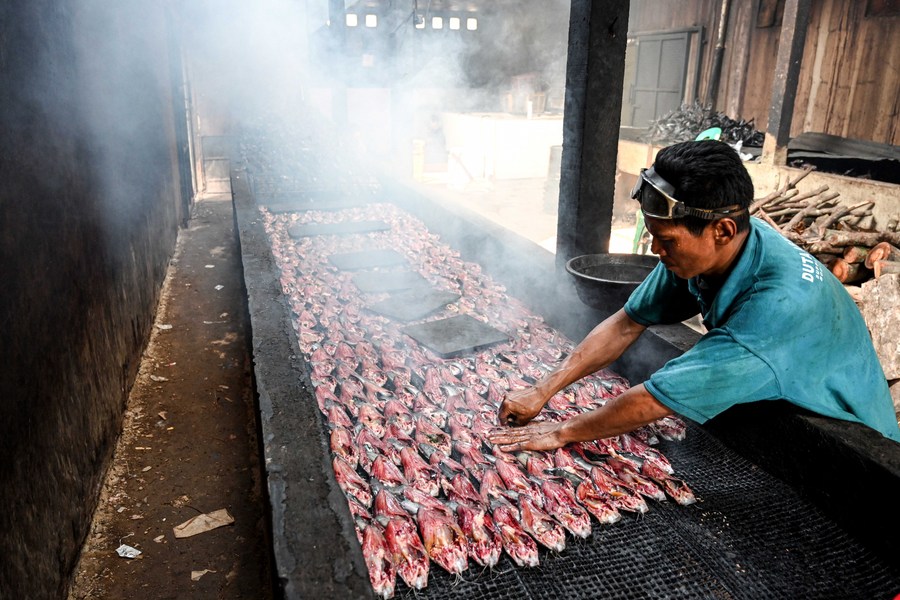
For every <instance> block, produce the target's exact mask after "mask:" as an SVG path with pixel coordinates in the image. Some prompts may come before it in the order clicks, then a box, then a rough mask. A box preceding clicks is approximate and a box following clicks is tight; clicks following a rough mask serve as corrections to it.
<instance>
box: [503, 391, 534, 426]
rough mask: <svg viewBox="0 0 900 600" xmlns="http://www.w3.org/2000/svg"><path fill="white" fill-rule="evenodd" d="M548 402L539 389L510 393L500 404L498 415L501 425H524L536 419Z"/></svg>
mask: <svg viewBox="0 0 900 600" xmlns="http://www.w3.org/2000/svg"><path fill="white" fill-rule="evenodd" d="M544 404H546V401H545V400H544V398H543V396H542V395H541V394H540V392H538V390H537V388H528V389H526V390H516V391H515V392H510V393H509V394H507V395H506V397H505V398H504V399H503V402H501V403H500V410H499V412H498V413H497V418H498V422H499V423H500V424H501V425H524V424H526V423H528V422H529V421H530V420H532V419H533V418H535V417H536V416H537V415H538V413H539V412H541V409H542V408H544Z"/></svg>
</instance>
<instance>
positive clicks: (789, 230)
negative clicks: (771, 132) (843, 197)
mask: <svg viewBox="0 0 900 600" xmlns="http://www.w3.org/2000/svg"><path fill="white" fill-rule="evenodd" d="M810 171H811V169H806V170H804V171H803V173H801V174H800V175H798V176H797V177H796V178H794V179H788V180H787V182H786V183H785V184H784V185H783V186H782V187H781V188H780V189H778V190H776V191H774V192H772V193H771V194H769V195H768V196H766V197H764V198H760V199H758V200H755V201H754V202H753V204H752V205H751V207H750V214H752V215H755V216H757V217H759V218H761V219H763V220H765V221H767V222H768V223H769V224H770V225H772V226H773V227H774V228H775V229H777V230H778V231H780V232H781V234H782V235H784V236H785V237H786V238H787V239H789V240H791V241H792V242H794V243H795V244H797V245H798V246H800V247H801V248H803V249H805V250H806V251H808V252H809V253H810V254H812V255H813V256H815V257H816V258H817V259H819V260H820V261H821V262H822V263H824V264H825V265H827V266H828V269H829V270H830V271H831V272H832V273H834V275H835V276H836V277H837V278H838V279H839V280H840V281H842V282H843V283H844V284H847V285H848V286H850V285H852V286H853V287H855V286H858V285H860V284H861V283H862V282H864V281H867V280H869V279H872V278H877V277H880V276H881V275H883V274H890V273H900V249H898V246H900V231H898V230H897V229H898V219H897V217H894V218H893V219H891V220H890V221H889V222H888V223H887V224H886V225H885V226H884V227H882V228H880V229H878V228H876V222H875V219H874V217H873V216H872V207H873V206H874V202H862V203H860V204H856V205H854V206H846V205H843V204H840V203H839V202H838V196H839V195H840V194H839V193H838V192H836V191H832V190H829V189H828V186H827V185H823V186H821V187H819V188H816V189H814V190H811V191H807V192H802V193H801V192H800V190H799V189H797V183H798V182H800V181H801V180H802V179H803V178H804V177H806V176H807V175H808V174H809V173H810ZM853 291H854V290H851V293H852V292H853ZM854 296H855V294H854Z"/></svg>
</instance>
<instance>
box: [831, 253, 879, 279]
mask: <svg viewBox="0 0 900 600" xmlns="http://www.w3.org/2000/svg"><path fill="white" fill-rule="evenodd" d="M828 270H829V271H831V272H832V273H834V276H835V277H837V278H838V281H840V282H841V283H856V282H858V281H864V280H866V279H871V277H872V271H870V270H868V269H867V268H866V267H865V265H863V264H862V263H848V262H847V261H846V260H844V259H843V258H835V259H834V260H832V261H831V262H830V263H829V264H828Z"/></svg>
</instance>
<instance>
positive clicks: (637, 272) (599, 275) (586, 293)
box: [566, 254, 659, 313]
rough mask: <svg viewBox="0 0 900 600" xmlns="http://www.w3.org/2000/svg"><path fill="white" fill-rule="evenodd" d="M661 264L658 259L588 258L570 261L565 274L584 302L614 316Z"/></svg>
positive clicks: (616, 256) (641, 256) (626, 256)
mask: <svg viewBox="0 0 900 600" xmlns="http://www.w3.org/2000/svg"><path fill="white" fill-rule="evenodd" d="M658 263H659V259H658V258H656V257H655V256H646V255H641V254H585V255H582V256H576V257H575V258H572V259H571V260H569V262H567V263H566V271H568V272H569V273H570V274H571V275H572V277H573V278H574V280H575V291H576V292H578V297H579V298H580V299H581V301H582V302H584V303H585V304H587V305H588V306H590V307H592V308H596V309H600V310H606V311H608V312H610V313H612V312H615V311H617V310H619V309H620V308H622V306H623V305H624V304H625V302H626V301H627V300H628V297H629V296H630V295H631V292H633V291H634V290H635V288H637V286H638V285H640V283H641V282H642V281H644V279H646V277H647V275H649V274H650V271H652V270H653V268H654V267H656V265H657V264H658Z"/></svg>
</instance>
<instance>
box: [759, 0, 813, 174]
mask: <svg viewBox="0 0 900 600" xmlns="http://www.w3.org/2000/svg"><path fill="white" fill-rule="evenodd" d="M810 3H811V0H785V4H784V17H783V20H782V24H781V36H780V38H779V41H778V56H777V57H776V59H775V78H774V79H773V80H772V101H771V103H770V104H769V122H768V124H767V125H766V138H765V141H764V142H763V158H762V160H763V162H764V163H767V164H771V165H785V164H787V145H788V142H789V141H790V139H791V118H792V117H793V112H794V99H795V97H796V95H797V80H798V79H799V76H800V62H801V59H802V58H803V44H804V42H805V41H806V28H807V25H809V12H810V10H809V7H810Z"/></svg>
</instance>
